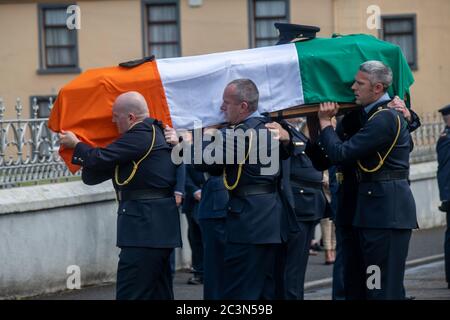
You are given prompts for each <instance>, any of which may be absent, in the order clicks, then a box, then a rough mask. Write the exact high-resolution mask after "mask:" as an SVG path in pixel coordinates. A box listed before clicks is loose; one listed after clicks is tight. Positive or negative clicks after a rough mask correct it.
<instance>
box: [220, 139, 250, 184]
mask: <svg viewBox="0 0 450 320" xmlns="http://www.w3.org/2000/svg"><path fill="white" fill-rule="evenodd" d="M252 140H253V132H252V131H250V143H249V145H248V150H247V154H246V155H245V158H244V161H242V162H241V163H239V167H238V173H237V177H236V182H235V183H234V184H233V185H232V186H230V185H229V184H228V181H227V171H226V167H224V168H223V184H224V185H225V188H227V190H229V191H232V190H234V189H235V188H236V187H237V185H238V183H239V179H240V178H241V174H242V166H243V165H244V163H245V161H247V159H248V156H249V155H250V149H251V148H252Z"/></svg>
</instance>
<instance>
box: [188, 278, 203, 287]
mask: <svg viewBox="0 0 450 320" xmlns="http://www.w3.org/2000/svg"><path fill="white" fill-rule="evenodd" d="M187 284H192V285H198V284H203V279H202V278H200V277H196V276H193V277H191V278H189V280H188V281H187Z"/></svg>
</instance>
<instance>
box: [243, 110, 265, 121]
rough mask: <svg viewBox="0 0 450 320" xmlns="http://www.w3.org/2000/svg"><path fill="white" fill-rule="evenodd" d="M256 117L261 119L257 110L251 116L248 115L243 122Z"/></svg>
mask: <svg viewBox="0 0 450 320" xmlns="http://www.w3.org/2000/svg"><path fill="white" fill-rule="evenodd" d="M257 117H262V115H261V113H259V111H258V110H256V111H255V112H253V113H252V114H251V115H249V116H248V117H247V118H245V119H244V121H245V120H248V119H250V118H257ZM244 121H242V122H244Z"/></svg>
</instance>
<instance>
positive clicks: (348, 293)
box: [336, 225, 366, 300]
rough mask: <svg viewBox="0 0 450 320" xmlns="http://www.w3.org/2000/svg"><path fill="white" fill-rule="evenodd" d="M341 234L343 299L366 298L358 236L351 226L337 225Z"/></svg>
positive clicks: (364, 277) (364, 274)
mask: <svg viewBox="0 0 450 320" xmlns="http://www.w3.org/2000/svg"><path fill="white" fill-rule="evenodd" d="M336 233H338V234H339V235H340V236H341V244H342V273H343V275H342V276H343V285H344V296H345V300H364V299H366V283H365V281H366V273H365V269H364V261H363V256H362V252H361V248H360V245H359V236H358V233H357V231H356V230H355V229H354V228H353V227H352V226H346V225H345V226H344V225H337V226H336Z"/></svg>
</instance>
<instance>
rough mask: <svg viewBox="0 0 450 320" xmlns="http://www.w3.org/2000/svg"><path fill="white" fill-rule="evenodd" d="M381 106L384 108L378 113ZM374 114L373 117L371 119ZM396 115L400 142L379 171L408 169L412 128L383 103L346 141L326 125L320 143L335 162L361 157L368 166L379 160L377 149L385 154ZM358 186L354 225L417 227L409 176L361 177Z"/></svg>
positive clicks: (350, 161) (351, 161)
mask: <svg viewBox="0 0 450 320" xmlns="http://www.w3.org/2000/svg"><path fill="white" fill-rule="evenodd" d="M380 109H383V111H381V112H378V113H376V112H377V111H378V110H380ZM375 113H376V114H375ZM372 115H374V117H373V118H372V119H371V120H368V118H370V117H371V116H372ZM397 117H399V118H400V120H401V124H400V134H399V137H398V140H397V143H396V145H395V147H394V148H393V149H392V151H391V152H390V154H389V156H388V157H387V158H386V160H385V162H384V165H383V166H382V167H381V169H380V170H379V171H377V173H379V172H385V171H395V170H409V153H410V151H411V148H412V145H411V137H410V134H409V128H408V126H407V124H406V121H405V120H404V118H403V117H401V116H400V115H399V114H398V113H397V112H396V111H395V110H391V109H387V108H384V104H383V105H379V106H375V107H374V108H373V109H372V110H371V111H370V113H369V114H368V115H367V118H366V119H363V120H362V124H363V126H362V128H361V130H359V131H357V133H355V134H353V135H351V137H350V138H349V139H348V140H347V141H344V142H343V141H342V140H341V139H340V138H339V137H338V135H337V134H336V132H335V131H334V129H333V128H332V127H331V126H329V127H327V128H325V129H323V130H322V132H321V135H320V141H319V146H322V147H323V148H324V149H325V151H326V153H327V155H328V157H329V159H330V160H331V161H332V162H333V163H335V164H343V165H348V166H350V167H351V166H354V165H355V161H357V160H360V161H361V163H362V164H363V165H364V166H365V167H367V168H373V167H375V166H376V164H377V163H378V155H377V154H376V152H379V153H380V154H381V155H385V154H386V153H387V150H388V149H389V147H390V146H391V145H392V143H393V141H394V139H395V137H396V134H397V128H398V126H397ZM346 178H347V177H344V179H346ZM357 186H358V187H357V201H356V210H355V217H354V220H353V225H354V226H356V227H364V228H392V229H412V228H416V227H417V221H416V208H415V202H414V198H413V196H412V193H411V190H410V188H409V182H408V180H407V179H402V180H389V181H372V182H365V181H361V182H359V183H358V184H357Z"/></svg>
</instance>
